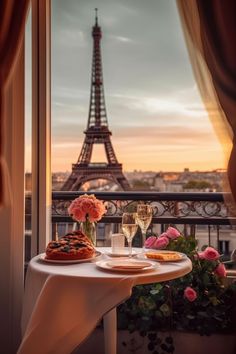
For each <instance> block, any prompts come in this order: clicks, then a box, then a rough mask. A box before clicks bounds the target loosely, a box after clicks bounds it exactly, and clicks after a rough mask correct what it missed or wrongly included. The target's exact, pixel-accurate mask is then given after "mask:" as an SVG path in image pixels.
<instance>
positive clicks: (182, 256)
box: [137, 249, 187, 262]
mask: <svg viewBox="0 0 236 354" xmlns="http://www.w3.org/2000/svg"><path fill="white" fill-rule="evenodd" d="M147 254H149V257H148V256H147ZM152 254H153V257H152ZM172 254H173V257H171V255H172ZM155 255H156V256H157V257H156V258H155ZM158 255H160V256H161V255H163V259H161V257H160V258H159V256H158ZM167 255H168V256H167ZM137 258H139V259H143V260H145V259H146V260H147V259H148V260H151V261H154V262H179V261H182V260H183V259H186V258H187V256H186V254H184V253H181V252H175V251H168V250H154V249H148V250H145V252H144V253H141V254H138V255H137Z"/></svg>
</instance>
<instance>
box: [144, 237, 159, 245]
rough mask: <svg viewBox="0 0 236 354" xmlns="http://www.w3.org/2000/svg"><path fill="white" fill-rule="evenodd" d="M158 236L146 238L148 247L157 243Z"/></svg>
mask: <svg viewBox="0 0 236 354" xmlns="http://www.w3.org/2000/svg"><path fill="white" fill-rule="evenodd" d="M156 239H157V238H156V236H150V237H148V238H147V239H146V241H145V243H144V246H145V247H146V248H152V247H153V245H154V244H155V242H156Z"/></svg>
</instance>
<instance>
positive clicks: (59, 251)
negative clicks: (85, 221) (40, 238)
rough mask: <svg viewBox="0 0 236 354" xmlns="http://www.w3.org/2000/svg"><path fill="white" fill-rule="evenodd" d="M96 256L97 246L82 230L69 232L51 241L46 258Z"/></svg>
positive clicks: (66, 258)
mask: <svg viewBox="0 0 236 354" xmlns="http://www.w3.org/2000/svg"><path fill="white" fill-rule="evenodd" d="M94 256H95V248H94V246H93V244H92V242H91V241H90V240H89V238H88V237H87V236H86V235H85V234H84V233H83V232H81V231H73V232H69V233H68V234H66V235H65V236H63V237H61V238H60V239H59V240H56V241H51V242H49V244H48V246H47V248H46V256H45V258H46V259H53V260H76V259H86V258H92V257H94Z"/></svg>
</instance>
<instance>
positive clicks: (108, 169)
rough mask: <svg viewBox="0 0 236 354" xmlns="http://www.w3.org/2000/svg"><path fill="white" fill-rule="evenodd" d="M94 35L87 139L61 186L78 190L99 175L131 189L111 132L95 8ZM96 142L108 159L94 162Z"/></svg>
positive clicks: (100, 33)
mask: <svg viewBox="0 0 236 354" xmlns="http://www.w3.org/2000/svg"><path fill="white" fill-rule="evenodd" d="M92 37H93V59H92V75H91V89H90V104H89V114H88V123H87V128H86V130H85V132H84V134H85V139H84V143H83V146H82V149H81V152H80V155H79V158H78V161H77V163H76V164H73V165H72V173H71V175H70V176H69V178H68V179H67V181H66V182H65V184H64V185H63V187H62V190H78V189H80V187H81V186H82V184H84V183H85V182H87V181H89V180H93V179H99V178H102V179H107V180H110V181H112V182H114V183H116V184H118V185H119V186H120V187H121V188H122V189H123V190H130V186H129V183H128V181H127V179H126V178H125V176H124V174H123V172H122V164H120V163H118V160H117V158H116V155H115V151H114V149H113V146H112V143H111V135H112V133H111V131H110V130H109V128H108V120H107V113H106V106H105V96H104V85H103V75H102V56H101V46H100V42H101V38H102V31H101V27H100V26H99V24H98V15H97V9H95V24H94V26H93V29H92ZM95 144H103V145H104V148H105V153H106V158H107V163H103V162H102V163H91V157H92V151H93V146H94V145H95Z"/></svg>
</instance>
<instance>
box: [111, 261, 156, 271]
mask: <svg viewBox="0 0 236 354" xmlns="http://www.w3.org/2000/svg"><path fill="white" fill-rule="evenodd" d="M106 264H107V265H108V267H111V268H118V269H143V268H147V267H150V266H151V263H150V262H141V261H132V260H120V261H110V262H107V263H106Z"/></svg>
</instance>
